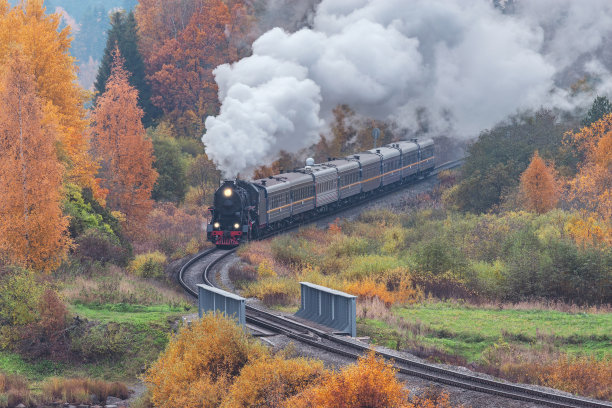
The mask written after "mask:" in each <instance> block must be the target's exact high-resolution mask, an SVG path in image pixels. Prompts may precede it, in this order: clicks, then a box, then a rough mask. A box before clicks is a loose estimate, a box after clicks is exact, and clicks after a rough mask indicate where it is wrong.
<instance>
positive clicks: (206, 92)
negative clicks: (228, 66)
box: [136, 0, 250, 135]
mask: <svg viewBox="0 0 612 408" xmlns="http://www.w3.org/2000/svg"><path fill="white" fill-rule="evenodd" d="M136 18H137V21H138V25H139V29H140V36H141V51H142V53H143V55H144V57H145V64H146V69H147V78H148V80H149V81H150V82H151V85H152V92H153V96H152V102H153V103H154V104H155V105H156V106H158V107H159V108H161V109H162V110H163V111H164V114H165V115H167V116H168V117H169V118H170V119H172V120H173V121H174V122H175V127H176V130H177V131H178V132H179V133H180V134H183V135H194V134H200V133H201V132H202V130H203V128H202V124H203V122H204V119H205V117H206V116H208V115H210V114H214V113H215V112H216V110H217V108H218V100H217V85H216V83H215V81H214V77H213V74H212V70H213V69H214V68H216V67H217V66H218V65H221V64H223V63H226V62H231V61H235V60H237V59H238V58H239V57H241V56H244V55H245V53H246V51H244V50H245V49H248V45H250V42H249V41H248V40H247V39H246V37H247V36H248V35H247V33H248V32H249V29H248V27H249V24H250V23H249V22H250V17H249V13H248V12H247V8H246V6H244V5H243V4H242V2H241V1H234V2H232V3H231V4H229V6H228V5H227V4H226V3H225V2H223V1H221V0H190V1H179V0H171V1H164V2H162V1H160V0H143V1H141V2H140V4H139V6H138V8H137V10H136ZM245 44H248V45H245Z"/></svg>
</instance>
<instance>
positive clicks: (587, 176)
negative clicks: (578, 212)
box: [569, 114, 612, 220]
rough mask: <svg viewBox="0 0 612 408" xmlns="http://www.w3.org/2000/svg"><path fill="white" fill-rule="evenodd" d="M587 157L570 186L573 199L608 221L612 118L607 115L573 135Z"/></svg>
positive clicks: (611, 186)
mask: <svg viewBox="0 0 612 408" xmlns="http://www.w3.org/2000/svg"><path fill="white" fill-rule="evenodd" d="M569 137H570V139H571V140H572V141H573V142H574V143H575V144H576V145H577V146H578V149H579V150H580V151H581V153H583V155H584V160H583V161H582V163H581V164H580V165H579V171H578V174H577V175H576V177H575V178H574V179H573V180H572V181H571V182H570V195H569V198H570V199H571V200H573V201H574V203H575V204H577V205H578V206H580V207H581V208H584V209H586V210H588V211H592V212H595V213H597V214H599V216H601V217H602V218H603V219H604V220H610V219H611V218H612V114H607V115H605V116H604V117H603V118H601V119H600V120H598V121H597V122H594V123H592V124H591V125H590V126H587V127H584V128H582V129H580V131H579V132H576V133H571V134H569Z"/></svg>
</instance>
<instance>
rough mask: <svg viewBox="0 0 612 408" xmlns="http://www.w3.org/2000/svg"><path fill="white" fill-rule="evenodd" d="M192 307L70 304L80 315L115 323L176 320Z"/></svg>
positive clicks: (71, 308) (72, 309)
mask: <svg viewBox="0 0 612 408" xmlns="http://www.w3.org/2000/svg"><path fill="white" fill-rule="evenodd" d="M189 310H190V309H186V308H184V307H180V306H177V307H172V306H169V305H154V306H143V305H131V304H127V303H117V304H104V305H97V304H75V305H71V306H70V311H71V312H72V313H73V314H75V315H78V316H79V317H82V318H86V319H89V320H98V321H100V322H115V323H134V324H137V323H151V322H160V321H164V320H168V319H171V320H172V319H173V320H176V319H178V318H179V315H180V314H185V313H187V312H188V311H189Z"/></svg>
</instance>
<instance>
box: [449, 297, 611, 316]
mask: <svg viewBox="0 0 612 408" xmlns="http://www.w3.org/2000/svg"><path fill="white" fill-rule="evenodd" d="M451 302H452V300H451ZM478 307H480V308H487V309H499V310H550V311H557V312H563V313H572V314H578V313H589V314H604V313H612V305H594V306H581V305H577V304H575V303H571V304H570V303H566V302H561V301H555V300H549V301H547V300H530V301H522V302H516V303H495V302H481V303H478Z"/></svg>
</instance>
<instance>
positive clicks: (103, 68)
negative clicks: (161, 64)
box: [94, 11, 159, 127]
mask: <svg viewBox="0 0 612 408" xmlns="http://www.w3.org/2000/svg"><path fill="white" fill-rule="evenodd" d="M110 21H111V28H110V30H109V31H108V34H107V39H106V48H105V49H104V55H103V56H102V61H101V62H100V67H99V69H98V74H97V76H96V82H95V84H94V86H95V89H96V91H97V94H98V95H102V94H103V93H104V91H105V90H106V81H107V80H108V78H109V77H110V74H111V67H112V65H113V52H114V50H115V48H119V52H120V53H121V56H122V57H123V58H124V60H125V67H124V68H125V70H126V71H127V72H129V74H130V76H129V81H130V85H132V86H133V87H134V88H136V90H137V91H138V105H139V106H140V107H141V108H142V110H143V111H144V113H145V115H144V117H143V123H144V125H145V127H147V126H149V125H150V124H151V122H152V120H153V118H154V117H156V116H157V115H159V112H158V110H157V109H156V108H155V107H154V106H153V105H152V104H151V87H150V86H149V84H148V82H147V81H146V78H145V65H144V60H143V58H142V55H141V54H140V50H139V49H138V41H139V40H138V27H137V25H136V19H135V17H134V13H133V12H129V13H126V12H125V11H117V12H115V13H113V14H112V15H111V17H110Z"/></svg>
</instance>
